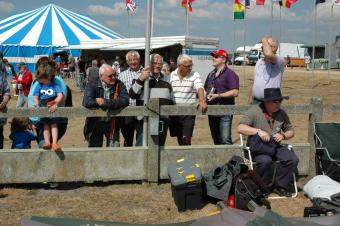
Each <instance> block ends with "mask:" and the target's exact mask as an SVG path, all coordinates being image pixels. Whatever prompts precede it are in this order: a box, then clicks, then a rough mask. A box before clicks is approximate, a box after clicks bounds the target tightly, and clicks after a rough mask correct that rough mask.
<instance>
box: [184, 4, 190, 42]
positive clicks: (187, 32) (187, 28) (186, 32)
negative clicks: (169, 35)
mask: <svg viewBox="0 0 340 226" xmlns="http://www.w3.org/2000/svg"><path fill="white" fill-rule="evenodd" d="M186 4H187V5H186V7H185V19H186V29H185V36H189V14H188V8H189V3H188V0H186Z"/></svg>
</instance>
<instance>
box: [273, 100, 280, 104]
mask: <svg viewBox="0 0 340 226" xmlns="http://www.w3.org/2000/svg"><path fill="white" fill-rule="evenodd" d="M281 102H282V99H280V100H273V103H275V104H279V103H280V104H281Z"/></svg>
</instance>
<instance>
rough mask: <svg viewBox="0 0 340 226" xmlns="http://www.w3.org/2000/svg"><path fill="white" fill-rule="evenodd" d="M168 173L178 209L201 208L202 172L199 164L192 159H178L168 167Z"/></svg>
mask: <svg viewBox="0 0 340 226" xmlns="http://www.w3.org/2000/svg"><path fill="white" fill-rule="evenodd" d="M168 174H169V177H170V180H171V191H172V197H173V198H174V201H175V204H176V206H177V208H178V211H185V210H187V209H190V210H193V209H200V208H202V206H203V197H202V172H201V169H200V168H199V166H198V165H197V164H195V163H194V162H193V161H192V160H184V159H180V160H178V161H177V163H176V164H173V165H170V166H169V167H168Z"/></svg>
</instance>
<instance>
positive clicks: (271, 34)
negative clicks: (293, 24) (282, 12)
mask: <svg viewBox="0 0 340 226" xmlns="http://www.w3.org/2000/svg"><path fill="white" fill-rule="evenodd" d="M271 4H272V11H271V17H270V36H273V9H274V4H273V1H271Z"/></svg>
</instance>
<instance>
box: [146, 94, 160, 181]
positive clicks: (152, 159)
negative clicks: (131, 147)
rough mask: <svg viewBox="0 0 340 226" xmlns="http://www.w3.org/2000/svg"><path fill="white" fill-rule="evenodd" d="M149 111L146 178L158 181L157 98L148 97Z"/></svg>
mask: <svg viewBox="0 0 340 226" xmlns="http://www.w3.org/2000/svg"><path fill="white" fill-rule="evenodd" d="M147 110H148V111H149V121H148V122H149V126H148V128H149V130H148V157H147V164H146V166H147V180H148V182H153V183H158V180H159V172H160V153H159V152H160V149H159V142H158V141H159V136H158V134H159V132H158V131H159V113H160V107H159V99H150V101H149V103H148V104H147Z"/></svg>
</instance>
